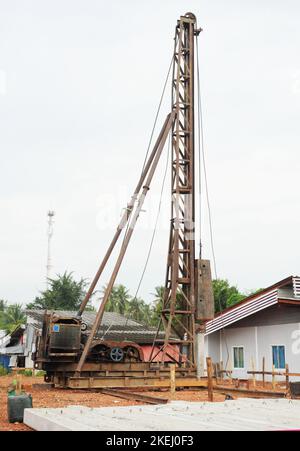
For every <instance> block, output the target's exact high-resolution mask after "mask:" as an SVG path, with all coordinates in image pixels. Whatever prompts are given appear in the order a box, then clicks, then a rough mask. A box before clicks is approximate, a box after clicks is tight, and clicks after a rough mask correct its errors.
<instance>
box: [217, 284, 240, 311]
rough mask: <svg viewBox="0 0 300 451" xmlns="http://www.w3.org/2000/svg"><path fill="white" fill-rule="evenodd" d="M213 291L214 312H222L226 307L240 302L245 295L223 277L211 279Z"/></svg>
mask: <svg viewBox="0 0 300 451" xmlns="http://www.w3.org/2000/svg"><path fill="white" fill-rule="evenodd" d="M213 291H214V299H215V311H216V313H219V312H222V311H223V310H225V309H226V308H227V307H231V306H232V305H235V304H237V303H238V302H241V301H242V300H243V299H245V297H246V296H245V295H244V294H243V293H240V292H239V290H238V288H237V287H236V286H231V285H230V284H229V282H228V280H225V279H216V280H213Z"/></svg>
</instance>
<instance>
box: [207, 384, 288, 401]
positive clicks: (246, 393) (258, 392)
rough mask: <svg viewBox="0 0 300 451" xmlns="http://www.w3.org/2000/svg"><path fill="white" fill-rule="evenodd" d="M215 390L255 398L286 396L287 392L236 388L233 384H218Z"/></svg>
mask: <svg viewBox="0 0 300 451" xmlns="http://www.w3.org/2000/svg"><path fill="white" fill-rule="evenodd" d="M214 390H218V391H221V392H222V393H224V394H227V393H228V394H231V393H233V394H241V395H244V396H252V397H253V398H285V397H286V392H285V391H282V392H279V391H270V390H251V389H244V388H235V387H231V386H226V385H224V386H222V385H216V386H215V387H214Z"/></svg>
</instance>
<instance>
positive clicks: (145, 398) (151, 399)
mask: <svg viewBox="0 0 300 451" xmlns="http://www.w3.org/2000/svg"><path fill="white" fill-rule="evenodd" d="M101 393H103V394H105V395H109V396H114V397H116V398H123V399H129V400H133V401H139V402H142V403H146V404H167V403H168V402H169V400H168V399H167V398H160V397H158V396H149V395H144V394H141V393H133V392H128V391H127V392H125V391H120V390H114V389H108V388H104V389H101Z"/></svg>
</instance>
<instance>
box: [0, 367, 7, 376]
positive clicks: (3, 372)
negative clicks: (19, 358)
mask: <svg viewBox="0 0 300 451" xmlns="http://www.w3.org/2000/svg"><path fill="white" fill-rule="evenodd" d="M7 374H8V371H7V369H6V368H4V366H2V365H0V376H6V375H7Z"/></svg>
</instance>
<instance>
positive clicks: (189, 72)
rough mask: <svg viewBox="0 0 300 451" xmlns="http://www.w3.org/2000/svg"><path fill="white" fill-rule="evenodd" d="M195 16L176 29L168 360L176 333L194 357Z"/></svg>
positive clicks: (166, 323)
mask: <svg viewBox="0 0 300 451" xmlns="http://www.w3.org/2000/svg"><path fill="white" fill-rule="evenodd" d="M199 32H200V31H199V30H197V29H196V17H195V16H194V14H192V13H187V14H186V15H185V16H182V17H181V18H180V19H179V20H178V23H177V26H176V33H175V50H174V68H173V83H172V99H173V100H172V101H173V110H175V111H176V118H175V120H174V124H173V130H172V181H171V184H172V216H171V230H170V240H169V252H168V261H167V274H166V283H165V290H164V300H163V310H162V322H163V325H164V328H165V340H164V346H163V360H164V356H165V354H166V353H167V352H168V344H169V343H170V341H173V340H172V336H176V337H178V338H179V340H178V341H177V342H178V343H180V345H181V352H180V353H179V355H178V361H179V362H180V361H182V360H183V359H182V357H183V354H184V356H185V357H187V359H188V362H187V363H188V364H190V365H193V364H194V362H195V350H194V343H195V306H196V300H195V269H196V268H195V190H194V178H195V175H194V172H195V165H194V153H195V150H194V147H195V143H194V43H195V36H196V35H197V34H199Z"/></svg>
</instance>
